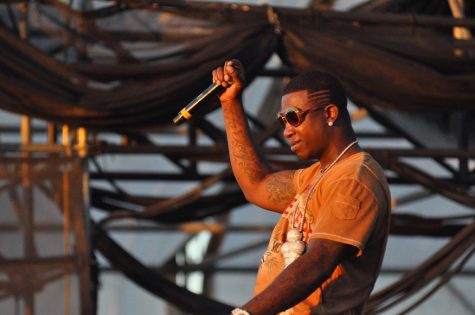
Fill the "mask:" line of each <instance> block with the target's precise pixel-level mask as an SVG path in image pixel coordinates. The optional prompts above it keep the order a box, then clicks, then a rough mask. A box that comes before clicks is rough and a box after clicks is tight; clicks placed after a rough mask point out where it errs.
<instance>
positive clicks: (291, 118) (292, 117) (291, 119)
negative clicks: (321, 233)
mask: <svg viewBox="0 0 475 315" xmlns="http://www.w3.org/2000/svg"><path fill="white" fill-rule="evenodd" d="M285 119H287V122H288V123H289V124H290V125H291V126H294V127H296V126H298V125H299V123H300V119H299V115H298V114H297V112H295V111H293V110H292V111H288V112H286V113H285Z"/></svg>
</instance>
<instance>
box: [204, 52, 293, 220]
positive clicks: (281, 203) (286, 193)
mask: <svg viewBox="0 0 475 315" xmlns="http://www.w3.org/2000/svg"><path fill="white" fill-rule="evenodd" d="M213 82H217V83H219V84H221V85H222V86H223V87H225V88H226V89H225V91H224V92H223V93H222V94H221V95H220V101H221V106H222V109H223V114H224V123H225V126H226V134H227V139H228V147H229V158H230V160H231V166H232V169H233V173H234V176H235V177H236V180H237V182H238V184H239V186H240V187H241V189H242V191H243V192H244V195H245V196H246V199H247V200H248V201H249V202H252V203H254V204H256V205H258V206H260V207H262V208H265V209H268V210H272V211H276V212H282V211H283V210H285V208H286V206H287V205H288V203H289V202H290V201H291V199H292V198H293V196H294V195H295V190H294V187H293V183H292V178H293V173H294V171H279V172H275V173H274V172H272V170H271V168H270V166H269V164H268V163H267V162H266V160H265V159H264V157H263V156H262V155H261V154H260V152H259V150H258V149H257V146H256V144H255V142H254V141H253V139H252V137H251V133H250V130H249V126H248V124H247V121H246V118H245V115H244V109H243V106H242V91H243V87H244V68H243V66H242V64H241V63H240V62H239V61H238V60H231V61H227V62H226V63H225V66H224V67H219V68H216V69H215V70H214V71H213ZM227 82H232V84H231V85H229V84H228V83H227Z"/></svg>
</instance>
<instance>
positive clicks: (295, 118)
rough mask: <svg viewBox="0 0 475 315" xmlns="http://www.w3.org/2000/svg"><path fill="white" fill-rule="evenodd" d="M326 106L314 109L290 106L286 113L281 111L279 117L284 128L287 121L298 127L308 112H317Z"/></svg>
mask: <svg viewBox="0 0 475 315" xmlns="http://www.w3.org/2000/svg"><path fill="white" fill-rule="evenodd" d="M324 108H325V106H323V107H319V108H314V109H307V110H303V111H302V110H300V109H298V108H290V109H288V110H286V111H285V113H279V116H278V119H279V122H280V124H281V125H282V127H284V128H285V126H286V125H287V123H288V124H289V125H291V126H292V127H298V126H300V125H301V124H302V123H303V121H304V119H305V116H306V115H307V114H308V113H310V112H316V111H319V110H321V109H324Z"/></svg>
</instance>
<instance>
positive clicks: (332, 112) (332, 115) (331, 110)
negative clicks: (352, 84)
mask: <svg viewBox="0 0 475 315" xmlns="http://www.w3.org/2000/svg"><path fill="white" fill-rule="evenodd" d="M339 115H340V110H339V108H338V106H336V105H335V104H329V105H327V106H326V107H325V119H326V120H327V124H328V126H330V127H331V126H333V125H334V124H335V123H336V120H337V119H338V116H339Z"/></svg>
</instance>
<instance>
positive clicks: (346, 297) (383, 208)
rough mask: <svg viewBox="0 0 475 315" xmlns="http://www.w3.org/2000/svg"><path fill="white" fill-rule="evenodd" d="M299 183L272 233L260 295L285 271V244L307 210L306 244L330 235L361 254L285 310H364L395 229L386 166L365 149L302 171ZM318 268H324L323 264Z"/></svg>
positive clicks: (260, 277)
mask: <svg viewBox="0 0 475 315" xmlns="http://www.w3.org/2000/svg"><path fill="white" fill-rule="evenodd" d="M312 186H314V187H313V188H311V187H312ZM294 187H295V190H296V191H297V195H296V196H295V197H294V199H293V200H292V202H291V203H290V204H289V206H288V207H287V209H286V210H285V211H284V212H283V214H282V216H281V218H280V220H279V222H278V223H277V225H276V226H275V228H274V231H273V232H272V236H271V238H270V241H269V246H268V248H267V251H266V252H265V254H264V256H263V257H262V260H261V264H260V266H259V271H258V274H257V281H256V288H255V291H254V294H255V295H257V294H259V293H260V292H261V291H263V290H264V289H265V288H267V287H268V286H269V285H270V283H271V282H272V281H273V280H274V279H275V278H276V277H277V276H278V274H279V273H280V272H281V271H282V270H283V268H284V267H283V266H284V259H283V257H282V254H281V252H280V248H281V246H282V244H283V243H284V242H285V239H286V234H287V232H288V231H289V230H290V229H291V228H292V226H295V227H301V226H302V218H303V216H304V215H303V214H304V213H305V220H304V222H303V241H304V242H305V243H308V240H309V239H311V238H324V239H329V240H332V241H336V242H341V243H344V244H348V245H352V246H355V247H356V248H357V249H358V254H357V255H356V256H354V257H351V258H350V259H347V260H345V261H343V262H342V263H341V264H339V265H338V266H337V267H336V268H335V270H334V272H333V274H332V276H331V277H330V278H329V279H327V280H326V281H325V282H324V283H323V284H322V285H321V286H320V287H319V288H316V290H315V291H314V292H313V293H311V294H310V295H309V296H308V297H307V298H306V299H305V300H303V301H302V302H300V303H299V304H297V305H295V306H294V307H293V308H291V309H290V310H288V311H287V312H285V314H292V315H304V314H322V315H323V314H332V315H333V314H359V313H360V312H361V310H362V308H363V306H364V303H365V302H366V300H367V298H368V296H369V294H370V293H371V290H372V289H373V286H374V283H375V281H376V277H377V275H378V273H379V270H380V268H381V262H382V259H383V255H384V251H385V247H386V241H387V236H388V231H389V219H390V195H389V189H388V185H387V182H386V178H385V176H384V172H383V170H382V168H381V167H380V166H379V164H378V163H377V162H376V161H375V160H374V159H373V158H372V157H371V156H370V155H369V154H367V153H364V152H360V153H356V154H353V155H351V156H349V157H347V158H345V159H343V160H341V161H339V162H337V163H336V164H335V165H334V166H333V167H331V168H330V169H328V170H327V171H326V172H325V173H323V175H322V174H321V173H320V163H315V164H313V165H311V166H310V167H308V168H306V169H302V170H298V171H297V172H295V175H294ZM309 192H311V194H310V198H308V199H307V197H308V196H309ZM307 200H308V203H307ZM305 205H306V206H305ZM304 209H306V210H304ZM315 269H316V270H317V272H318V266H315Z"/></svg>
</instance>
